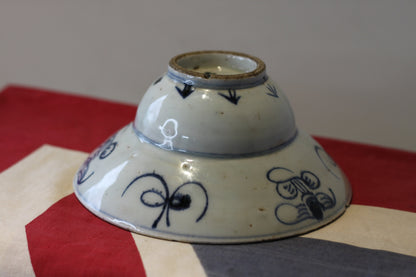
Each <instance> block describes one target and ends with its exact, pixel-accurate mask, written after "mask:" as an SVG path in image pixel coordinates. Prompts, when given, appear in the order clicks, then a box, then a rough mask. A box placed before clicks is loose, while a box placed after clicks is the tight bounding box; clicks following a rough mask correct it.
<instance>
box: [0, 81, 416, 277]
mask: <svg viewBox="0 0 416 277" xmlns="http://www.w3.org/2000/svg"><path fill="white" fill-rule="evenodd" d="M134 113H135V107H133V106H129V105H123V104H118V103H113V102H107V101H101V100H96V99H89V98H84V97H79V96H73V95H68V94H62V93H55V92H51V91H45V90H38V89H32V88H24V87H19V86H11V87H8V88H5V89H4V90H3V92H2V93H1V94H0V122H1V124H0V150H1V153H2V159H0V170H2V173H0V188H1V193H0V205H1V209H0V228H1V229H0V230H1V233H0V276H34V275H36V276H283V275H284V276H311V275H312V276H315V275H316V276H416V239H415V234H416V178H415V177H414V172H415V169H416V153H410V152H405V151H397V150H393V149H387V148H381V147H374V146H369V145H362V144H356V143H350V142H345V141H338V140H333V139H324V138H317V140H318V141H319V142H320V143H321V144H322V145H323V146H324V147H325V149H326V150H327V152H329V154H331V156H332V157H333V158H334V159H335V160H336V161H337V163H338V164H339V165H340V166H341V167H342V168H343V169H344V171H345V173H346V175H347V176H348V177H349V179H350V181H351V184H352V187H353V193H354V195H353V200H352V205H351V206H350V207H349V208H348V209H347V211H346V213H345V214H344V215H343V216H342V217H341V218H339V219H338V220H336V221H335V222H334V223H332V224H330V225H328V226H325V227H324V228H321V229H319V230H316V231H314V232H311V233H308V234H305V235H303V236H299V237H293V238H288V239H283V240H277V241H270V242H263V243H253V244H245V245H204V244H188V243H179V242H170V241H165V240H159V239H154V238H149V237H146V236H141V235H138V234H134V233H130V232H128V231H125V230H122V229H120V228H118V227H115V226H113V225H111V224H108V223H106V222H104V221H102V220H100V219H98V218H97V217H95V216H94V215H92V214H91V213H90V212H88V211H87V210H86V209H85V208H84V207H83V206H82V205H81V204H80V203H79V202H78V200H77V199H76V197H75V196H74V194H73V189H72V179H73V176H74V175H75V173H76V171H77V169H78V167H79V166H80V164H81V163H82V162H83V161H84V160H85V159H86V157H87V153H88V152H90V151H92V150H93V148H95V147H96V146H97V145H98V144H100V143H101V142H102V141H104V139H105V138H106V137H108V136H109V135H111V134H112V133H113V132H115V131H116V130H117V129H119V128H120V127H121V126H123V125H125V124H127V123H128V122H129V121H131V120H132V119H133V118H134Z"/></svg>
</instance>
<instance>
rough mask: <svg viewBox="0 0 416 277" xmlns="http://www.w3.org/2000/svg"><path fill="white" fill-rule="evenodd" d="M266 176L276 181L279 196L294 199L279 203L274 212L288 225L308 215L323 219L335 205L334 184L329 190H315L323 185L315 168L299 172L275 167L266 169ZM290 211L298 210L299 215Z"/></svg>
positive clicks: (309, 217)
mask: <svg viewBox="0 0 416 277" xmlns="http://www.w3.org/2000/svg"><path fill="white" fill-rule="evenodd" d="M267 179H268V180H269V181H270V182H272V183H275V184H276V191H277V193H278V194H279V196H280V197H282V198H283V199H286V200H291V201H292V202H285V203H282V204H279V205H277V207H276V209H275V215H276V218H277V220H278V221H279V222H281V223H283V224H285V225H293V224H297V223H299V222H301V221H304V220H306V219H315V220H322V219H323V217H324V211H325V210H328V209H331V208H333V207H335V204H336V198H335V194H334V193H333V191H332V189H331V188H328V191H329V193H330V195H329V194H327V193H324V192H315V190H317V189H318V188H320V186H321V182H320V180H319V178H318V177H317V176H316V175H315V174H314V173H312V172H310V171H307V170H304V171H301V172H300V175H299V176H296V175H295V174H294V172H293V171H292V170H290V169H287V168H284V167H273V168H271V169H270V170H269V171H268V172H267ZM288 214H292V215H293V214H297V216H296V218H295V219H293V216H292V217H291V216H288Z"/></svg>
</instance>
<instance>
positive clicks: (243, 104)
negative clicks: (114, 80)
mask: <svg viewBox="0 0 416 277" xmlns="http://www.w3.org/2000/svg"><path fill="white" fill-rule="evenodd" d="M74 189H75V193H76V195H77V197H78V199H79V200H80V201H81V203H82V204H83V205H84V206H86V207H87V208H88V209H89V210H90V211H91V212H93V213H94V214H96V215H97V216H99V217H100V218H102V219H104V220H106V221H108V222H110V223H112V224H115V225H117V226H120V227H122V228H126V229H128V230H130V231H133V232H137V233H140V234H144V235H149V236H153V237H158V238H164V239H169V240H178V241H186V242H202V243H242V242H253V241H261V240H269V239H277V238H283V237H287V236H293V235H297V234H301V233H305V232H308V231H310V230H313V229H316V228H318V227H321V226H323V225H325V224H328V223H329V222H331V221H333V220H334V219H336V218H337V217H338V216H340V215H341V214H342V213H343V212H344V211H345V209H346V207H347V206H348V204H349V202H350V199H351V188H350V184H349V183H348V181H347V179H346V178H345V176H344V174H343V173H342V171H341V169H340V168H339V167H338V166H337V164H336V163H335V162H334V161H333V160H332V159H331V157H330V156H329V155H328V154H327V153H326V152H325V150H324V149H323V148H322V146H320V145H319V144H318V143H317V142H316V141H315V140H314V139H313V138H311V137H310V136H309V135H308V134H306V133H304V132H302V131H301V130H298V129H297V127H296V124H295V119H294V116H293V112H292V109H291V107H290V105H289V103H288V100H287V98H286V96H285V95H284V94H283V92H282V91H281V90H280V89H279V88H278V86H277V85H276V83H275V82H273V81H272V80H271V79H269V78H268V76H267V74H266V69H265V65H264V63H263V62H262V61H261V60H260V59H258V58H256V57H252V56H249V55H246V54H242V53H236V52H228V51H199V52H191V53H185V54H182V55H178V56H176V57H174V58H172V59H171V61H170V63H169V67H168V72H167V73H166V74H164V75H163V76H161V77H160V78H158V79H157V80H156V81H154V82H153V84H152V85H151V86H150V87H149V88H148V90H147V92H146V94H145V95H144V97H143V99H142V101H141V103H140V105H139V107H138V109H137V114H136V118H135V119H134V121H133V122H132V123H130V124H128V125H127V126H125V127H124V128H122V129H121V130H120V131H118V132H117V133H116V134H114V135H113V136H112V137H111V138H109V139H108V140H107V141H106V142H104V143H103V144H102V145H101V146H100V147H99V148H97V149H96V150H95V151H94V152H93V153H92V154H91V155H90V156H89V157H88V159H87V160H86V161H85V163H84V164H83V165H82V167H81V168H80V169H79V171H78V173H77V175H76V176H75V178H74Z"/></svg>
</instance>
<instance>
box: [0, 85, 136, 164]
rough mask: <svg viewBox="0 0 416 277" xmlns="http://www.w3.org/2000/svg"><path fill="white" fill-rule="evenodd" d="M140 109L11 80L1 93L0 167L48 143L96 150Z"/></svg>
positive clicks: (88, 150) (76, 148) (70, 147)
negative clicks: (15, 84)
mask: <svg viewBox="0 0 416 277" xmlns="http://www.w3.org/2000/svg"><path fill="white" fill-rule="evenodd" d="M135 112H136V108H135V107H134V106H132V105H126V104H119V103H114V102H109V101H104V100H96V99H91V98H87V97H81V96H75V95H69V94H63V93H54V92H51V91H46V90H41V89H32V88H25V87H18V86H9V87H7V88H5V89H4V90H3V91H2V92H1V94H0V153H1V154H2V158H1V159H0V171H2V170H4V169H6V168H7V167H9V166H11V165H13V164H14V163H16V162H18V161H19V160H21V159H22V158H24V157H25V156H27V155H28V154H30V153H31V152H33V151H34V150H36V149H37V148H38V147H40V146H41V145H43V144H45V143H48V144H52V145H55V146H61V147H65V148H69V149H75V150H81V151H85V152H91V151H92V150H93V149H94V148H95V147H96V146H97V145H99V144H100V143H102V142H103V140H104V139H105V138H107V137H108V136H110V135H111V134H112V133H114V132H115V131H116V130H118V129H119V128H121V127H122V126H124V125H126V124H127V123H128V122H130V121H132V120H133V119H134V115H135Z"/></svg>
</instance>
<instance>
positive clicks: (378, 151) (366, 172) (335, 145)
mask: <svg viewBox="0 0 416 277" xmlns="http://www.w3.org/2000/svg"><path fill="white" fill-rule="evenodd" d="M317 140H318V141H319V142H320V143H321V144H322V146H323V147H324V148H325V150H326V151H327V152H328V153H329V154H330V155H331V156H332V158H333V159H334V160H335V161H336V162H337V163H338V165H339V166H340V167H341V168H342V169H343V171H344V172H345V174H346V175H347V177H348V179H349V180H350V182H351V186H352V190H353V199H352V203H353V204H362V205H370V206H378V207H384V208H391V209H398V210H405V211H410V212H416V201H415V200H416V177H415V172H416V153H412V152H407V151H400V150H395V149H389V148H384V147H377V146H369V145H366V144H360V143H353V142H345V141H340V140H334V139H328V138H317Z"/></svg>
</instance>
